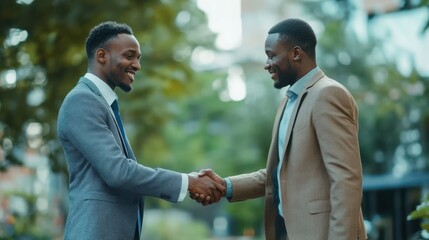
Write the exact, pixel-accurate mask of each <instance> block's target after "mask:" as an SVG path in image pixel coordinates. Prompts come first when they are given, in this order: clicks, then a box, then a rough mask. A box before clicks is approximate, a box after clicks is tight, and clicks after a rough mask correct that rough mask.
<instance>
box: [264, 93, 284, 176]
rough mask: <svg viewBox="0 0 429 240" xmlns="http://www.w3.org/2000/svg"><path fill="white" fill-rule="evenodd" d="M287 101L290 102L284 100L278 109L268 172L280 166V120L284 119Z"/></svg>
mask: <svg viewBox="0 0 429 240" xmlns="http://www.w3.org/2000/svg"><path fill="white" fill-rule="evenodd" d="M287 100H288V98H287V97H285V98H283V100H282V101H281V103H280V105H279V107H278V108H277V114H276V118H275V120H274V125H273V132H272V139H271V147H270V151H269V153H270V155H271V157H269V161H268V164H267V169H268V171H267V172H271V171H269V170H271V169H273V168H274V167H275V166H276V165H277V164H278V159H279V157H278V152H279V150H278V134H279V123H280V119H281V118H282V115H283V112H284V110H285V106H286V103H287ZM274 156H275V157H274Z"/></svg>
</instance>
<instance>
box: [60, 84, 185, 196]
mask: <svg viewBox="0 0 429 240" xmlns="http://www.w3.org/2000/svg"><path fill="white" fill-rule="evenodd" d="M97 97H98V96H96V95H95V94H93V93H89V92H88V93H86V92H83V93H82V92H79V93H77V94H70V95H69V96H68V97H67V98H66V99H65V100H64V103H63V106H62V107H61V110H60V113H59V117H58V122H59V131H58V132H59V136H60V138H61V139H62V141H63V142H66V143H67V146H65V148H67V147H69V148H73V149H72V150H70V151H69V153H70V154H74V155H73V157H75V158H84V161H88V162H89V164H90V166H91V167H92V168H94V169H95V171H96V172H97V173H98V175H99V177H101V178H102V179H103V181H104V182H105V183H106V184H107V185H108V186H109V187H112V188H117V189H121V190H126V191H129V192H133V193H134V194H138V195H144V196H154V197H159V198H163V199H165V200H168V201H171V202H177V201H178V199H179V195H180V190H181V185H182V177H181V174H180V173H177V172H173V171H169V170H166V169H161V168H151V167H146V166H143V165H141V164H138V163H137V162H136V161H135V160H133V159H128V158H126V156H125V154H124V153H123V151H122V149H121V147H120V145H119V144H118V142H117V141H116V139H115V137H114V134H113V132H112V131H113V130H112V129H113V128H116V127H115V125H112V123H113V122H111V123H110V122H109V121H112V120H113V119H111V118H112V116H111V114H110V112H109V110H108V108H107V105H106V106H105V105H104V104H103V102H102V101H100V99H98V98H97ZM63 145H64V144H63ZM65 151H67V149H65ZM66 154H67V153H66ZM84 161H83V162H84ZM80 167H82V166H80Z"/></svg>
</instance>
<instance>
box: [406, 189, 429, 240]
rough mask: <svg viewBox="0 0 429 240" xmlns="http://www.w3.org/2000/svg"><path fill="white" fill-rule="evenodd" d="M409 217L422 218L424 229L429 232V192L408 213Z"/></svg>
mask: <svg viewBox="0 0 429 240" xmlns="http://www.w3.org/2000/svg"><path fill="white" fill-rule="evenodd" d="M407 219H408V220H415V219H422V220H423V221H422V223H421V227H422V229H423V230H425V231H427V232H429V194H427V195H426V196H425V197H424V198H423V199H422V202H421V203H420V204H419V205H418V206H417V207H416V209H415V210H414V211H412V212H411V213H410V214H409V215H408V217H407Z"/></svg>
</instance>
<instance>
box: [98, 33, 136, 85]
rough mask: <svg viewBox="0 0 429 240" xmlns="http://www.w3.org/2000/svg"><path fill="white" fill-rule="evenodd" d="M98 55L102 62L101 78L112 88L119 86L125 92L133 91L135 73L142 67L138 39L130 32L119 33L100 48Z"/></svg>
mask: <svg viewBox="0 0 429 240" xmlns="http://www.w3.org/2000/svg"><path fill="white" fill-rule="evenodd" d="M97 57H99V61H101V63H102V76H101V79H103V81H105V82H106V83H107V84H108V85H109V86H110V87H111V88H112V89H115V87H119V88H121V89H122V90H123V91H125V92H129V91H131V89H132V86H131V84H132V83H133V81H134V77H135V74H136V72H137V71H139V70H140V69H141V66H140V63H139V60H140V57H141V52H140V45H139V43H138V42H137V39H136V38H135V37H134V36H133V35H130V34H125V33H121V34H118V35H117V36H116V37H114V38H112V39H111V40H109V43H108V44H107V46H106V48H104V49H103V48H100V49H98V51H97Z"/></svg>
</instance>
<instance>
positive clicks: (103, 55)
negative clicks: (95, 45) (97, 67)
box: [95, 48, 109, 64]
mask: <svg viewBox="0 0 429 240" xmlns="http://www.w3.org/2000/svg"><path fill="white" fill-rule="evenodd" d="M108 55H109V54H108V52H107V51H106V49H103V48H99V49H97V51H96V52H95V58H96V59H97V62H99V63H101V64H104V63H106V62H107V60H108V59H107V58H108Z"/></svg>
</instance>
